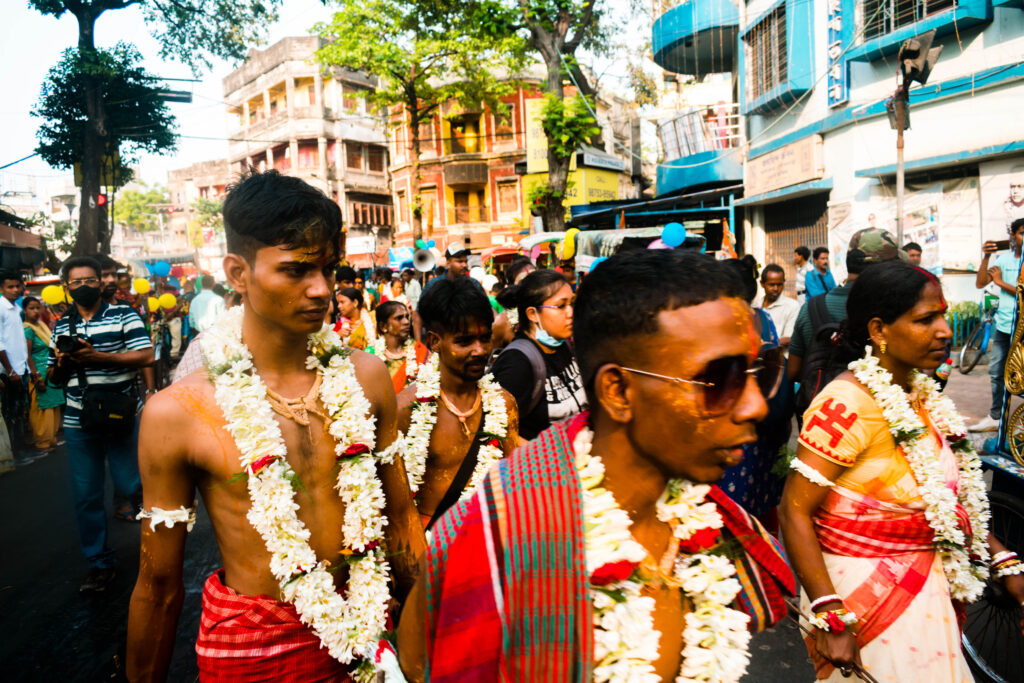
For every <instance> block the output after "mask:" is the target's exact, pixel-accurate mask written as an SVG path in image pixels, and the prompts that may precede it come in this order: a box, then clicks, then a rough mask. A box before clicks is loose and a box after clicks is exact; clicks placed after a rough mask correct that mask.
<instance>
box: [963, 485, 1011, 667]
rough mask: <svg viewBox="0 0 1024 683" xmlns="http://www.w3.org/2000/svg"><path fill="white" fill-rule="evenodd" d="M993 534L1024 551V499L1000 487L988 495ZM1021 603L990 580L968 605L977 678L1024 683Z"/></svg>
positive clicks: (968, 637) (970, 654)
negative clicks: (978, 598) (980, 595)
mask: <svg viewBox="0 0 1024 683" xmlns="http://www.w3.org/2000/svg"><path fill="white" fill-rule="evenodd" d="M989 504H990V506H991V509H992V522H991V525H992V534H993V535H994V536H995V537H996V538H998V539H999V540H1000V541H1002V542H1003V544H1004V545H1006V547H1007V548H1009V549H1010V550H1014V551H1016V552H1024V501H1022V500H1021V499H1019V498H1016V497H1014V496H1011V495H1009V494H1006V493H1002V492H999V491H996V492H993V493H992V494H990V496H989ZM1020 620H1021V606H1020V605H1018V604H1017V601H1016V600H1014V598H1013V596H1011V595H1010V594H1009V593H1007V592H1006V589H1005V588H1003V583H1002V581H989V582H988V587H987V588H986V589H985V594H984V595H983V596H982V597H981V599H980V600H978V601H977V602H975V603H974V604H972V605H968V606H967V623H966V624H965V625H964V633H963V637H962V638H961V641H962V643H963V647H964V654H965V655H966V656H967V662H968V664H970V666H971V670H972V671H973V672H974V675H975V678H976V680H978V681H982V682H988V683H1024V635H1022V634H1021V631H1020Z"/></svg>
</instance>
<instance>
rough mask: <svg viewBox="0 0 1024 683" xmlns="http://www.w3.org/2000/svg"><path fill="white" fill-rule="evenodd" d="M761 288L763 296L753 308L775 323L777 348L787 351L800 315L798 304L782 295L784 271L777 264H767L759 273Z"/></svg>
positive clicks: (784, 286) (784, 278) (784, 287)
mask: <svg viewBox="0 0 1024 683" xmlns="http://www.w3.org/2000/svg"><path fill="white" fill-rule="evenodd" d="M761 287H762V288H763V289H764V295H763V296H762V297H761V299H760V301H755V302H754V306H756V307H758V308H762V309H764V311H765V312H766V313H767V314H768V315H769V316H771V319H772V322H773V323H775V331H776V333H778V335H779V346H781V347H782V350H783V351H784V352H788V350H789V340H790V338H791V337H792V336H793V327H794V326H795V325H796V318H797V316H798V315H799V314H800V304H798V303H797V302H796V300H795V299H790V298H789V297H788V296H786V295H785V294H783V291H785V289H786V271H785V270H783V269H782V266H780V265H778V264H777V263H769V264H768V265H767V266H765V267H764V270H763V271H761Z"/></svg>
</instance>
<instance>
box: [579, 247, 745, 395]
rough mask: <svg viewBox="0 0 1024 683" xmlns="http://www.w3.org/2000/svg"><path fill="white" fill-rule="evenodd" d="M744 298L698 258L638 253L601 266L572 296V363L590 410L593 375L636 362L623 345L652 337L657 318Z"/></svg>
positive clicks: (729, 277)
mask: <svg viewBox="0 0 1024 683" xmlns="http://www.w3.org/2000/svg"><path fill="white" fill-rule="evenodd" d="M744 294H745V289H744V287H743V284H742V283H741V282H740V280H739V278H738V277H737V276H736V274H735V272H734V271H733V269H732V268H730V267H729V266H726V265H724V264H723V263H721V262H719V261H716V260H714V259H713V258H709V257H707V256H704V255H702V254H693V253H687V252H683V251H679V250H676V249H653V250H651V249H637V250H632V251H625V252H620V253H618V254H616V255H615V256H612V257H610V258H609V259H608V260H607V261H604V262H602V263H601V264H600V265H598V267H597V268H594V269H593V270H591V271H590V273H589V274H588V275H587V276H586V277H585V278H583V282H582V283H581V284H580V286H579V289H577V290H576V297H577V298H576V307H575V309H574V313H575V315H574V318H573V338H574V340H575V345H576V346H575V348H576V358H577V360H578V361H579V365H580V371H581V373H582V375H583V378H584V382H585V386H586V389H587V394H588V398H589V399H590V405H596V403H595V397H594V396H593V379H594V374H595V373H596V372H597V369H598V368H600V367H601V366H602V365H604V364H605V363H621V364H626V363H630V362H635V354H636V349H635V346H634V345H632V344H628V343H622V342H629V341H630V340H631V339H635V338H636V337H639V336H645V335H651V334H655V333H656V332H657V331H658V313H660V312H661V311H669V310H676V309H679V308H686V307H689V306H697V305H699V304H702V303H705V302H707V301H714V300H716V299H720V298H723V297H728V298H737V299H741V298H743V295H744Z"/></svg>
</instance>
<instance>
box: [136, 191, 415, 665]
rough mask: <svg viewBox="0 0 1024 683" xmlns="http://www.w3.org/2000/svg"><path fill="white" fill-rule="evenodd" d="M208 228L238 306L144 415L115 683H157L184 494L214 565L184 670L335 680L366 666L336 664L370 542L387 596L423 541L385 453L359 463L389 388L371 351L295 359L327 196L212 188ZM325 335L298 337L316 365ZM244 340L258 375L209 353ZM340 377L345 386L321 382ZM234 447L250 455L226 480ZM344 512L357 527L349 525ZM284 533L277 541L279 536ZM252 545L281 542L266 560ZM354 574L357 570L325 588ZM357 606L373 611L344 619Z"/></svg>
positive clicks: (385, 425) (312, 311) (324, 264)
mask: <svg viewBox="0 0 1024 683" xmlns="http://www.w3.org/2000/svg"><path fill="white" fill-rule="evenodd" d="M224 228H225V231H226V233H227V243H228V251H229V253H228V255H227V256H226V257H225V258H224V272H225V274H226V275H227V279H228V281H229V282H230V284H231V286H232V287H233V288H234V290H235V291H237V292H239V293H240V294H241V296H242V301H243V303H244V307H236V308H235V309H233V310H232V311H230V312H228V313H227V314H225V315H224V316H223V317H222V319H221V320H220V321H218V323H217V324H216V325H214V326H213V327H211V328H210V329H209V330H207V332H206V334H204V340H203V342H202V343H203V345H204V346H203V349H204V354H205V356H206V367H204V368H203V369H201V370H198V371H196V372H195V373H193V374H191V375H189V376H188V377H186V378H185V379H183V380H182V381H180V382H178V383H177V384H175V385H173V386H172V387H170V388H168V389H166V390H165V391H163V392H161V393H160V394H158V395H156V396H154V397H153V398H152V399H151V400H150V401H149V403H148V404H147V405H146V409H145V412H144V413H143V417H142V428H141V429H142V436H141V439H140V443H139V466H140V469H141V472H142V480H143V482H144V490H145V498H144V514H146V515H149V516H150V519H146V520H144V521H143V526H142V550H141V563H140V567H139V579H138V583H137V584H136V587H135V591H134V593H133V594H132V600H131V608H130V611H129V617H128V658H127V673H128V677H129V679H130V680H132V681H153V680H157V681H159V680H163V679H165V678H166V675H167V666H168V663H169V661H170V658H171V651H172V647H173V642H174V633H175V628H176V626H177V621H178V616H179V614H180V611H181V605H182V599H183V596H184V588H183V585H182V559H183V557H182V556H183V552H184V546H185V534H186V530H187V528H186V523H185V519H186V518H187V517H188V516H189V508H192V506H193V500H194V497H195V490H196V489H198V490H199V494H200V495H201V496H202V497H203V502H204V503H205V507H206V509H207V511H208V512H209V515H210V519H211V521H212V523H213V528H214V532H215V534H216V538H217V544H218V546H219V548H220V553H221V557H222V558H223V561H224V568H223V569H222V570H218V571H217V572H216V573H214V574H213V575H212V576H211V577H210V578H209V579H208V580H207V582H206V585H205V586H204V590H203V615H202V622H201V625H200V631H199V639H198V642H197V645H196V651H197V654H198V658H199V669H200V680H202V681H228V680H230V681H249V680H275V681H314V680H315V681H327V680H330V681H346V680H349V673H350V672H352V671H354V670H355V668H356V667H357V666H361V667H367V666H369V664H368V663H367V661H366V660H365V659H354V660H353V661H351V663H349V664H347V665H346V664H343V663H342V662H339V661H338V660H339V659H342V660H345V659H349V660H352V659H353V658H352V656H351V654H350V652H346V651H347V650H348V649H349V648H352V649H354V650H355V651H356V653H357V655H358V654H361V653H365V652H367V651H368V650H369V652H370V653H371V654H372V652H373V651H374V650H375V649H376V644H377V640H376V631H377V628H376V627H377V626H380V627H383V622H384V618H385V615H386V609H387V603H388V599H389V598H388V586H387V571H386V569H385V570H383V571H382V572H380V573H379V574H378V575H376V576H375V577H373V578H372V580H371V579H368V576H369V575H368V573H367V572H366V571H363V573H362V574H359V572H360V571H361V570H363V568H364V567H369V566H373V567H377V568H378V569H379V568H380V567H381V563H380V558H383V557H384V556H385V550H386V558H387V561H388V563H390V569H391V576H392V578H393V580H394V583H393V585H394V593H393V597H395V598H397V599H398V600H401V599H402V598H403V597H404V595H405V593H406V591H407V590H408V588H409V587H410V585H411V580H412V579H413V575H412V574H413V572H414V571H415V570H416V568H417V562H418V559H419V557H420V555H421V554H422V553H423V551H424V535H423V529H422V526H421V525H420V523H419V519H418V517H417V516H416V508H415V507H414V505H413V502H412V499H411V496H410V494H409V488H408V484H407V481H406V474H405V469H404V467H403V464H402V461H401V458H393V460H392V462H391V464H382V461H385V460H386V458H383V457H379V458H374V453H376V454H380V453H382V451H385V450H387V449H389V448H390V447H391V446H392V444H393V442H394V441H395V437H396V427H395V426H396V420H395V394H394V391H393V390H392V388H391V381H390V377H389V376H388V373H387V369H386V368H385V367H384V364H383V363H382V362H381V361H379V360H378V359H376V358H374V357H372V356H371V355H369V354H365V353H362V352H358V351H352V352H346V353H342V354H338V355H334V356H333V357H332V358H331V360H330V364H329V365H328V367H326V368H325V367H323V366H322V365H321V366H320V367H318V368H317V369H316V370H312V369H309V368H308V367H307V359H308V357H309V355H310V351H309V350H307V340H308V339H310V337H309V335H311V334H312V333H314V332H319V331H320V329H321V325H322V321H323V318H324V314H325V313H326V311H327V308H328V306H329V304H330V297H331V290H332V285H333V280H334V277H333V273H334V268H335V266H336V265H337V261H338V254H337V251H336V246H335V245H337V244H338V238H339V234H340V231H341V214H340V211H339V210H338V206H337V204H335V203H334V202H332V201H331V200H329V199H328V198H327V197H325V196H324V195H323V194H321V193H320V192H319V191H318V190H316V189H314V188H313V187H311V186H309V185H307V184H306V183H304V182H302V181H301V180H299V179H297V178H290V177H286V176H281V175H279V174H277V173H276V172H273V171H271V172H267V173H261V174H252V175H249V176H248V177H246V178H244V179H243V180H242V181H241V182H240V183H239V184H238V185H237V186H235V187H234V188H232V190H231V191H230V192H229V193H228V196H227V198H226V200H225V202H224ZM239 335H240V341H239ZM321 336H322V337H323V336H324V335H321ZM326 338H327V340H328V341H327V342H324V343H323V344H320V345H317V346H314V347H313V352H314V353H315V354H316V356H317V358H318V359H319V361H320V363H323V362H324V361H323V358H324V357H325V352H324V347H325V346H330V347H331V348H334V346H333V344H337V343H339V342H337V340H336V339H333V338H331V337H330V334H328V335H326ZM242 344H244V345H245V347H247V349H248V352H249V354H251V361H252V366H253V368H254V370H255V374H256V375H258V377H259V380H261V382H262V383H261V384H260V383H255V382H252V381H250V378H251V376H252V373H253V371H252V370H247V369H246V367H245V363H244V361H243V362H241V365H239V364H238V363H236V364H235V365H232V364H231V363H230V362H225V358H227V359H228V361H230V358H231V353H228V351H230V350H232V349H234V350H235V351H237V350H238V349H240V348H242V347H241V345H242ZM243 352H244V349H243ZM349 354H350V355H349ZM236 357H237V354H236ZM339 360H340V361H341V362H340V363H338V362H337V361H339ZM339 372H348V373H350V374H349V375H347V376H348V377H349V378H351V374H354V376H355V379H356V380H357V381H356V382H351V381H349V382H347V383H344V382H338V381H335V380H336V378H337V377H340V376H341V375H339V374H338V373H339ZM232 378H237V379H235V380H232ZM254 386H255V387H256V390H255V391H256V392H257V394H258V395H257V397H254V396H253V393H252V392H253V389H252V387H254ZM264 386H265V391H263V390H262V387H264ZM321 387H322V389H321ZM261 392H262V393H261ZM321 392H322V393H321ZM346 392H348V393H347V394H346ZM360 393H361V394H362V395H363V396H365V402H364V401H362V400H361V399H360V396H359V394H360ZM292 397H297V398H292ZM324 397H327V398H331V397H333V398H338V397H341V398H347V399H351V400H349V401H347V403H345V405H349V406H355V407H354V408H351V409H346V408H344V407H343V408H340V409H339V408H338V407H337V406H338V403H336V402H332V403H330V404H329V405H325V401H324ZM346 410H349V412H346ZM227 414H230V418H228V417H226V415H227ZM328 415H330V416H338V417H341V418H342V419H338V420H334V421H333V422H332V427H331V432H330V433H328V430H327V423H328V422H329V421H328V420H327V419H325V418H326V416H328ZM229 419H230V420H231V422H229V421H228V420H229ZM229 427H230V429H229ZM239 427H240V428H239ZM339 428H340V429H339ZM359 428H361V429H362V431H361V432H357V431H354V430H357V429H359ZM278 429H279V432H278ZM337 434H341V435H340V436H337ZM351 434H356V435H357V436H359V435H361V436H362V438H361V439H359V438H349V435H351ZM336 437H337V440H336ZM236 439H237V441H236ZM275 439H276V441H275ZM282 442H283V443H282ZM239 444H243V446H242V447H241V448H240V446H239ZM275 444H276V447H275ZM391 452H393V449H391ZM240 458H245V459H246V461H247V463H248V464H247V466H246V468H245V474H244V475H241V476H240V474H241V473H242V472H243V467H242V465H241V464H240ZM375 462H376V465H375ZM360 466H361V467H362V470H358V469H356V468H358V467H360ZM289 468H290V469H291V471H292V472H291V473H289V472H288V469H289ZM345 472H349V473H351V474H352V478H353V480H358V482H359V483H360V485H361V487H362V488H361V489H359V490H358V491H357V492H356V494H355V495H352V492H353V491H352V485H351V484H348V485H347V486H346V487H343V486H341V476H340V474H339V473H345ZM289 478H290V479H291V483H290V484H289ZM336 480H337V481H336ZM378 482H379V484H378ZM274 483H276V484H278V485H277V487H276V488H273V489H271V488H268V487H270V486H271V485H273V484H274ZM381 488H382V489H383V490H382V491H381ZM252 492H257V493H260V494H262V496H263V497H260V496H256V497H251V493H252ZM375 492H376V494H377V495H374V493H375ZM346 493H347V494H349V495H348V496H347V497H346V498H345V500H344V501H343V497H345V496H346ZM380 493H382V494H383V500H382V499H381V498H382V497H381V496H380V495H379V494H380ZM289 498H290V499H291V500H294V503H295V504H296V507H297V510H296V512H294V513H293V512H292V510H293V508H292V506H291V505H289V504H288V503H289ZM346 502H347V504H346ZM268 503H269V504H268ZM374 505H376V508H374ZM380 507H383V511H381V510H380ZM368 509H369V510H370V512H367V510H368ZM350 512H351V513H360V514H362V515H363V516H362V517H361V518H359V517H355V516H354V515H350V514H348V513H350ZM371 512H372V513H373V514H372V515H371V514H370V513H371ZM192 514H193V515H194V512H192ZM381 514H383V516H384V517H386V519H381ZM374 515H375V516H374ZM295 516H297V521H296V520H295ZM193 518H194V517H193ZM360 519H365V520H369V521H368V523H367V524H363V525H360V524H358V522H359V521H360ZM268 520H269V522H268ZM158 524H159V525H158ZM256 527H261V529H262V531H263V533H262V535H261V533H258V532H257V529H256ZM381 527H383V529H384V531H385V533H386V537H385V538H384V539H383V540H384V541H385V542H384V544H383V545H381V544H380V543H378V542H377V541H376V540H374V541H373V542H370V543H365V544H358V543H355V542H353V541H352V540H351V539H352V538H354V537H356V536H358V535H359V534H362V535H363V538H369V539H372V538H380V529H381ZM289 528H290V529H291V530H293V532H294V533H293V534H292V535H291V536H285V535H282V534H281V533H280V531H281V530H282V529H285V530H287V529H289ZM374 528H375V529H376V530H377V531H376V532H375V531H374ZM375 533H376V534H377V535H376V536H374V534H375ZM303 535H305V536H306V537H305V538H303ZM268 545H274V546H275V547H277V548H285V549H286V550H287V552H278V553H275V554H274V556H273V559H272V556H271V553H270V552H268V550H267V547H268ZM310 551H312V553H315V558H312V556H311V553H310ZM316 560H319V561H320V562H321V565H318V564H316ZM364 561H371V565H366V564H364ZM372 561H376V562H377V564H372ZM323 564H327V565H328V566H327V567H323V566H322V565H323ZM359 575H361V576H362V578H363V580H362V581H355V580H353V581H352V582H351V584H350V585H348V586H347V590H346V592H345V593H344V594H339V593H337V592H336V591H338V590H341V589H343V588H346V584H347V583H348V582H349V578H350V576H351V577H353V579H355V578H356V577H357V576H359ZM282 576H283V578H282ZM380 576H383V580H377V579H379V577H380ZM315 581H319V583H314V582H315ZM368 589H372V590H374V591H375V592H373V593H372V594H369V598H368V599H366V601H365V604H366V605H370V606H371V607H366V608H362V605H363V603H362V602H356V601H354V600H353V601H352V602H351V603H350V602H349V599H350V598H352V594H353V593H356V594H357V595H356V597H357V598H358V597H366V596H367V595H368V594H367V592H366V591H367V590H368ZM268 596H269V597H268ZM317 602H319V603H321V604H323V603H327V604H328V609H326V610H324V613H322V614H317V613H316V612H315V610H314V609H312V608H310V606H311V605H312V606H313V607H315V606H316V603H317ZM293 603H294V604H293ZM307 608H310V609H307ZM361 608H362V609H363V611H362V612H360V609H361ZM370 612H373V613H374V617H375V619H376V622H374V621H373V620H367V619H364V618H358V619H357V618H356V617H363V616H365V615H366V614H368V613H370ZM300 614H301V616H302V620H301V621H300ZM341 619H347V620H349V623H351V622H352V621H354V622H355V624H356V625H357V626H362V625H365V624H368V623H371V622H372V623H374V627H373V628H358V629H356V631H355V632H356V635H354V636H352V638H356V639H358V638H363V637H366V638H370V639H371V642H370V643H366V642H352V641H351V640H350V636H349V633H350V632H349V631H348V630H347V629H346V628H345V626H346V624H339V621H340V620H341ZM307 624H309V625H307ZM339 626H340V627H341V628H338V627H339ZM318 627H320V628H318ZM381 630H383V628H381ZM325 634H326V635H325ZM321 641H323V644H324V645H325V646H326V647H323V648H322V647H321ZM332 655H334V656H333V657H332Z"/></svg>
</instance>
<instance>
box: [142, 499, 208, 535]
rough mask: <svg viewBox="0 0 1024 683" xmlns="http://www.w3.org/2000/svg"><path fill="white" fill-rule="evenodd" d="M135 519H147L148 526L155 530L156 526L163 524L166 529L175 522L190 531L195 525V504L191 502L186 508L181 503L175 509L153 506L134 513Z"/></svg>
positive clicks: (172, 526)
mask: <svg viewBox="0 0 1024 683" xmlns="http://www.w3.org/2000/svg"><path fill="white" fill-rule="evenodd" d="M135 519H140V520H141V519H148V520H149V528H150V529H152V530H153V531H156V528H157V526H159V525H160V524H165V525H166V526H167V528H168V529H172V528H174V525H175V524H184V525H186V526H185V531H186V532H188V531H192V527H194V526H195V525H196V504H195V503H192V507H190V508H187V507H185V506H184V505H182V506H181V507H180V508H178V509H177V510H164V509H162V508H153V509H152V510H142V511H141V512H139V514H138V515H136V517H135Z"/></svg>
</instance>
